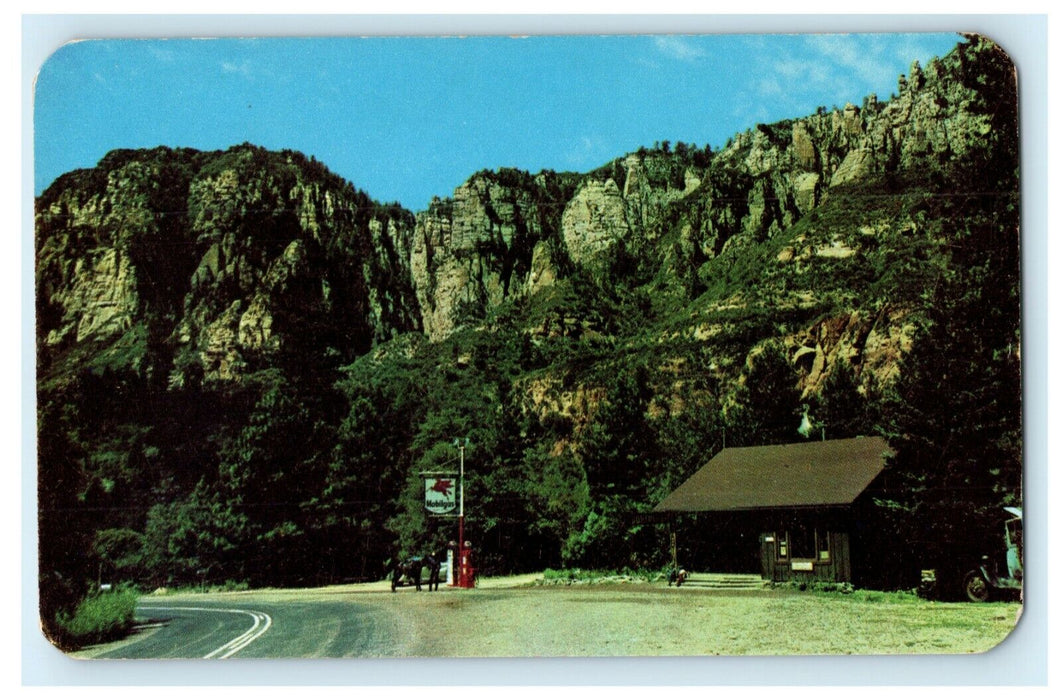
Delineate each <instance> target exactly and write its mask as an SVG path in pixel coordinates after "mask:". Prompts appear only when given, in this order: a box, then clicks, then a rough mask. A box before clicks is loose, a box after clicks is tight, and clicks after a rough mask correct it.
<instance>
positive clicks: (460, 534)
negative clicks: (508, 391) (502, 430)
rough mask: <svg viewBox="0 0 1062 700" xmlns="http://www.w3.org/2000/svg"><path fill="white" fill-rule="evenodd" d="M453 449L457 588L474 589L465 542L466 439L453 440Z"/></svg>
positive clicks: (473, 575) (466, 543)
mask: <svg viewBox="0 0 1062 700" xmlns="http://www.w3.org/2000/svg"><path fill="white" fill-rule="evenodd" d="M454 447H456V448H457V449H458V451H459V453H460V462H461V467H460V472H459V478H458V490H459V492H460V493H459V495H458V504H459V505H458V509H457V581H456V582H455V583H454V585H455V586H456V587H457V588H474V587H475V585H476V584H475V574H474V572H473V569H472V562H471V556H472V553H471V551H470V548H469V543H468V542H466V541H465V448H466V447H468V438H465V439H464V440H463V441H462V440H461V439H460V438H455V439H454Z"/></svg>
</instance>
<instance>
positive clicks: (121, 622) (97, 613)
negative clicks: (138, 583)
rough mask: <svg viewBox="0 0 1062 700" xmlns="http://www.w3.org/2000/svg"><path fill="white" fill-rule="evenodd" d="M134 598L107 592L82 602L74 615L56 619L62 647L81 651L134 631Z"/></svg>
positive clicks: (121, 592)
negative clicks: (79, 648) (88, 645)
mask: <svg viewBox="0 0 1062 700" xmlns="http://www.w3.org/2000/svg"><path fill="white" fill-rule="evenodd" d="M136 601H137V594H136V592H135V591H132V590H118V591H107V592H102V593H98V594H95V595H91V596H89V597H88V598H85V599H84V600H82V601H81V603H80V604H79V605H78V606H77V609H76V610H75V611H74V613H73V615H71V614H69V613H67V612H65V611H64V612H60V613H59V614H58V615H57V617H56V622H57V623H58V625H59V629H60V630H62V633H63V636H64V639H63V640H62V642H63V643H62V646H71V647H80V646H84V645H86V644H98V643H99V642H105V641H109V640H112V639H117V638H119V637H121V636H122V635H124V634H127V633H128V632H129V630H130V629H132V627H133V619H134V613H135V610H136Z"/></svg>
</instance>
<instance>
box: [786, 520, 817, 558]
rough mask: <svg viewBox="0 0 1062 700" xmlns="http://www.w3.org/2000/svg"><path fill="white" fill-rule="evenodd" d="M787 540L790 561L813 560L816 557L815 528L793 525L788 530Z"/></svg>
mask: <svg viewBox="0 0 1062 700" xmlns="http://www.w3.org/2000/svg"><path fill="white" fill-rule="evenodd" d="M788 539H789V558H790V559H815V558H816V557H817V555H818V550H817V549H816V547H815V528H813V527H807V526H805V525H793V526H791V528H790V530H789V533H788Z"/></svg>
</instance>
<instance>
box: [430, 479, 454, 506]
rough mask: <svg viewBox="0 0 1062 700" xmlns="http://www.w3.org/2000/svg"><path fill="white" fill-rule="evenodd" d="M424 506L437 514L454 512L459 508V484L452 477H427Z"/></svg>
mask: <svg viewBox="0 0 1062 700" xmlns="http://www.w3.org/2000/svg"><path fill="white" fill-rule="evenodd" d="M424 507H425V508H426V509H427V510H428V512H429V513H435V514H436V515H443V514H446V513H452V512H453V511H454V510H455V509H456V508H457V486H456V485H455V484H454V480H453V478H452V477H435V476H430V477H425V479H424Z"/></svg>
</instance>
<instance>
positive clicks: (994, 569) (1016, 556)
mask: <svg viewBox="0 0 1062 700" xmlns="http://www.w3.org/2000/svg"><path fill="white" fill-rule="evenodd" d="M1003 510H1004V511H1005V512H1006V513H1007V514H1008V515H1010V516H1011V517H1010V518H1007V520H1006V521H1004V523H1003V542H1004V549H1003V552H998V551H997V552H993V553H992V554H991V555H989V554H985V555H984V556H983V557H982V558H981V565H980V566H978V567H977V568H975V569H972V570H970V571H968V572H967V573H966V575H965V576H964V577H963V582H962V588H963V592H964V593H965V594H966V598H967V599H968V600H971V601H973V602H975V603H983V602H984V601H986V600H989V599H990V598H993V597H998V596H1000V595H1001V594H1004V593H1009V594H1011V595H1013V593H1014V592H1018V593H1019V594H1020V592H1021V589H1022V582H1023V579H1024V568H1025V567H1024V563H1023V562H1022V558H1023V554H1024V552H1023V551H1022V547H1023V534H1024V533H1023V528H1022V511H1021V508H1010V507H1008V508H1004V509H1003Z"/></svg>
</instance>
